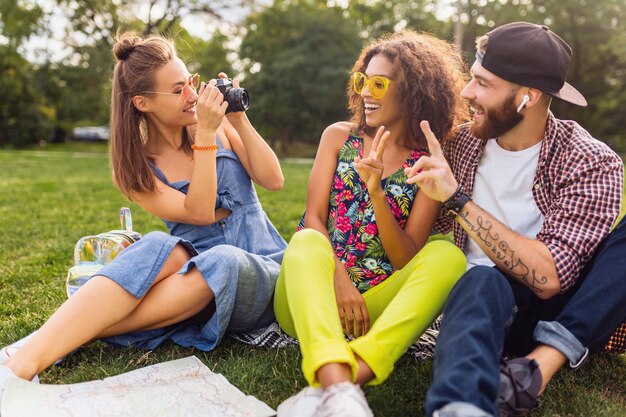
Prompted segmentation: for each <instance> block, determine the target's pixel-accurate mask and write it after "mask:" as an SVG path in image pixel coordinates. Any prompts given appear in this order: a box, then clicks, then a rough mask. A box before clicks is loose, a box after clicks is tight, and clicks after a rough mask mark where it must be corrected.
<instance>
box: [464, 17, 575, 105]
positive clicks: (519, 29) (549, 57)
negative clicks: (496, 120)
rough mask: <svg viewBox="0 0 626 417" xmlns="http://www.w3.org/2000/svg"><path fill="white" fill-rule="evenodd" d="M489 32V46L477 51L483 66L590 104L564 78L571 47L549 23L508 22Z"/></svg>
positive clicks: (569, 99)
mask: <svg viewBox="0 0 626 417" xmlns="http://www.w3.org/2000/svg"><path fill="white" fill-rule="evenodd" d="M487 36H488V38H489V42H488V43H487V50H486V51H485V53H484V54H483V53H481V52H480V51H478V53H477V54H476V59H477V60H478V61H479V62H480V64H481V65H482V67H483V68H485V69H486V70H488V71H490V72H492V73H493V74H495V75H497V76H498V77H500V78H503V79H505V80H507V81H509V82H512V83H515V84H519V85H523V86H526V87H532V88H536V89H538V90H541V91H542V92H544V93H546V94H548V95H550V96H552V97H556V98H559V99H561V100H564V101H567V102H569V103H572V104H575V105H577V106H583V107H584V106H586V105H587V100H585V97H583V95H582V94H580V92H579V91H578V90H576V89H575V88H574V87H572V86H571V85H570V84H568V83H567V82H565V77H566V76H567V70H568V68H569V62H570V58H571V56H572V48H570V47H569V45H568V44H567V43H565V41H564V40H563V39H561V38H560V37H559V35H557V34H556V33H554V32H552V31H551V30H550V29H549V28H548V27H547V26H542V25H535V24H533V23H527V22H515V23H508V24H506V25H503V26H500V27H498V28H496V29H494V30H492V31H491V32H489V33H487Z"/></svg>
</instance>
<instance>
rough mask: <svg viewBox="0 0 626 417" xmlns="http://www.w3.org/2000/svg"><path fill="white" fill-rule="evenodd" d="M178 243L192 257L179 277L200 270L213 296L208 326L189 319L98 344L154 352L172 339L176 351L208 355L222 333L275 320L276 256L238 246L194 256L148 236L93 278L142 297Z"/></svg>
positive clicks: (171, 239)
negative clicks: (179, 348)
mask: <svg viewBox="0 0 626 417" xmlns="http://www.w3.org/2000/svg"><path fill="white" fill-rule="evenodd" d="M177 244H180V245H181V246H183V247H184V248H185V249H186V250H187V251H188V253H189V254H190V255H191V256H192V257H191V259H190V260H189V261H188V262H187V263H185V265H183V267H182V268H181V269H180V270H179V271H178V273H179V274H182V275H184V274H186V273H188V272H190V271H191V270H192V268H194V267H195V268H197V269H198V271H200V273H201V274H202V276H203V277H204V279H205V280H206V282H207V284H208V285H209V287H210V288H211V290H212V291H213V293H214V294H215V313H213V315H212V316H211V318H210V319H209V320H208V321H199V320H198V319H196V318H190V319H188V320H185V321H183V322H180V323H177V324H174V325H171V326H168V327H165V328H161V329H153V330H146V331H139V332H132V333H127V334H124V335H119V336H113V337H108V338H105V339H103V340H105V341H106V342H109V343H112V344H115V345H119V346H135V347H138V348H141V349H149V350H153V349H155V348H157V347H158V346H159V345H160V344H161V343H163V342H164V341H165V340H167V339H171V340H172V341H173V342H175V343H176V344H179V345H181V346H186V347H191V346H193V347H196V348H198V349H201V350H204V351H209V350H213V349H215V347H216V346H217V344H218V343H219V342H220V340H221V339H222V338H223V336H224V334H225V332H226V331H227V330H231V331H236V332H242V331H249V330H253V329H256V328H260V327H264V326H267V325H269V324H270V323H272V322H273V321H274V320H275V318H274V311H273V305H272V304H273V301H272V300H273V295H274V286H275V284H276V279H277V278H278V273H279V271H280V264H279V263H278V262H277V261H276V260H274V259H276V257H275V256H274V257H270V256H264V255H257V254H253V253H250V252H247V251H245V250H244V249H241V248H239V247H237V246H232V245H226V244H223V245H217V246H213V247H211V248H210V249H207V250H205V251H203V252H201V253H198V252H197V251H196V249H195V248H194V246H193V245H192V244H191V243H190V242H188V241H186V240H185V239H182V238H180V237H176V236H171V235H169V234H167V233H163V232H151V233H148V234H147V235H145V236H144V237H143V238H142V239H141V240H140V241H139V242H136V243H134V244H133V245H131V246H130V247H128V248H127V249H125V250H124V251H122V252H121V253H120V255H119V256H118V257H117V258H116V259H115V260H114V261H113V262H112V263H110V264H108V265H105V266H104V267H103V268H102V269H101V270H100V271H99V272H98V275H104V276H106V277H108V278H109V279H111V280H113V281H114V282H116V283H117V284H119V285H120V286H121V287H122V288H124V289H125V290H126V291H128V292H129V293H130V294H132V295H133V296H135V297H136V298H141V297H143V296H144V295H145V294H146V293H147V292H148V290H149V289H150V287H151V286H152V284H153V283H154V280H155V279H156V277H157V275H158V274H159V272H160V271H161V269H162V268H163V265H164V263H165V261H166V260H167V258H168V257H169V255H170V253H171V252H172V250H173V249H174V247H175V246H176V245H177ZM272 258H273V259H272Z"/></svg>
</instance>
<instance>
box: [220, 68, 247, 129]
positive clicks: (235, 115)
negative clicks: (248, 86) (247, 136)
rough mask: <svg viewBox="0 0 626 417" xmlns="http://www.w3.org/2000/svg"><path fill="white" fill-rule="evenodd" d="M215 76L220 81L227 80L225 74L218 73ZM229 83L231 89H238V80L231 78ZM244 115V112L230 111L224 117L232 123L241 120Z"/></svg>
mask: <svg viewBox="0 0 626 417" xmlns="http://www.w3.org/2000/svg"><path fill="white" fill-rule="evenodd" d="M217 76H218V77H219V78H221V79H224V80H228V75H227V74H226V73H225V72H220V73H219V74H217ZM231 82H232V83H233V85H232V88H240V87H239V79H238V78H233V79H232V80H231ZM244 113H245V111H231V112H230V113H228V114H227V115H226V117H227V118H228V120H229V121H234V120H237V119H240V118H243V115H244Z"/></svg>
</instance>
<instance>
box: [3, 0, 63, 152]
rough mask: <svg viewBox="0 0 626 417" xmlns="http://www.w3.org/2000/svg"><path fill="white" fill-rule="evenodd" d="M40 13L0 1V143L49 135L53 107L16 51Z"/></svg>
mask: <svg viewBox="0 0 626 417" xmlns="http://www.w3.org/2000/svg"><path fill="white" fill-rule="evenodd" d="M42 15H43V12H42V10H41V8H40V7H39V6H37V5H34V4H31V3H28V2H22V1H17V0H4V1H2V2H0V35H2V36H3V37H4V38H5V39H6V40H7V45H0V91H2V100H0V146H6V145H13V146H26V145H30V144H32V143H37V142H38V141H40V140H45V139H47V138H48V136H49V135H50V134H51V120H52V119H53V118H54V110H53V109H52V108H50V107H49V106H47V105H46V101H45V98H44V97H43V96H42V95H41V94H39V90H38V88H37V84H36V79H35V77H34V72H33V67H32V65H31V64H30V63H29V62H27V61H26V60H25V59H24V58H22V57H21V56H20V54H19V53H18V52H17V51H18V49H19V48H20V47H21V46H22V44H23V42H24V41H25V40H26V39H28V38H29V37H30V36H31V35H33V34H34V33H36V32H37V28H38V23H39V21H40V19H41V17H42Z"/></svg>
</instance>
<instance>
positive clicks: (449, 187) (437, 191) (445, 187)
mask: <svg viewBox="0 0 626 417" xmlns="http://www.w3.org/2000/svg"><path fill="white" fill-rule="evenodd" d="M420 127H421V128H422V132H424V136H426V142H427V143H428V150H429V151H430V156H423V157H421V158H420V159H418V160H417V162H416V163H415V164H414V165H413V167H411V168H406V169H405V170H404V172H405V173H406V175H407V177H409V179H408V180H407V182H408V183H410V184H413V183H415V184H417V185H418V186H419V187H420V190H421V191H423V192H424V193H425V194H426V195H427V196H428V197H430V198H432V199H433V200H436V201H441V202H444V201H446V200H447V199H449V198H450V197H451V196H452V194H454V192H455V191H456V190H457V188H458V187H459V184H458V183H457V181H456V179H455V178H454V175H453V174H452V170H451V169H450V166H449V165H448V161H446V158H445V157H444V156H443V151H442V150H441V145H440V144H439V141H438V140H437V138H436V137H435V134H434V133H433V132H432V130H430V125H429V124H428V122H427V121H426V120H422V122H421V123H420Z"/></svg>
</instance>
